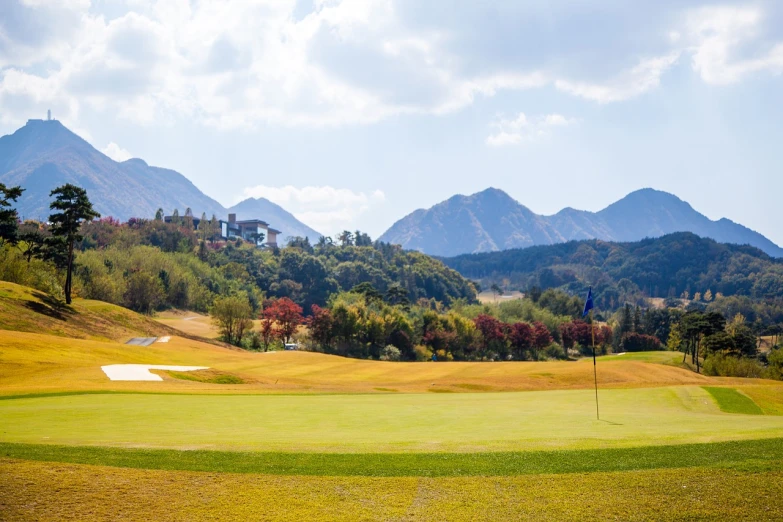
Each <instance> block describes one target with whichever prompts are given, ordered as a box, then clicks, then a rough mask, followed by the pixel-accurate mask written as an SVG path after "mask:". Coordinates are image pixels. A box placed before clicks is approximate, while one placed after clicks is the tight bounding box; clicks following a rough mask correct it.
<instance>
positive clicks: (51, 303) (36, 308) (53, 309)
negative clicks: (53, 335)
mask: <svg viewBox="0 0 783 522" xmlns="http://www.w3.org/2000/svg"><path fill="white" fill-rule="evenodd" d="M33 296H34V297H35V298H36V299H39V300H40V302H38V301H26V302H25V306H26V307H27V308H29V309H30V310H32V311H33V312H35V313H38V314H42V315H45V316H48V317H51V318H53V319H57V320H58V321H65V320H66V319H67V318H68V316H71V315H74V314H75V313H76V311H75V310H74V309H73V308H71V307H70V306H68V305H66V304H65V303H64V302H62V301H60V300H59V299H55V298H54V297H52V296H50V295H47V294H44V293H43V292H34V293H33Z"/></svg>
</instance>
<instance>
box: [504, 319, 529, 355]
mask: <svg viewBox="0 0 783 522" xmlns="http://www.w3.org/2000/svg"><path fill="white" fill-rule="evenodd" d="M508 341H509V344H510V345H511V349H512V350H514V351H516V352H521V351H524V350H529V349H530V348H531V347H532V346H533V341H534V334H533V327H532V326H530V325H529V324H527V323H514V324H512V325H510V327H509V329H508Z"/></svg>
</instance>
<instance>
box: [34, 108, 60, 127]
mask: <svg viewBox="0 0 783 522" xmlns="http://www.w3.org/2000/svg"><path fill="white" fill-rule="evenodd" d="M47 121H50V122H51V121H57V120H55V119H53V118H52V109H47V110H46V119H45V120H43V119H41V120H38V119H34V118H31V119H29V120H27V124H28V125H30V124H34V123H45V122H47Z"/></svg>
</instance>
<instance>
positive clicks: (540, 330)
mask: <svg viewBox="0 0 783 522" xmlns="http://www.w3.org/2000/svg"><path fill="white" fill-rule="evenodd" d="M550 344H552V334H550V333H549V329H548V328H547V327H546V325H545V324H544V323H542V322H540V321H536V322H535V323H533V346H535V347H536V348H538V349H539V350H540V349H543V348H546V347H547V346H549V345H550Z"/></svg>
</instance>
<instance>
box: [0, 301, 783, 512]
mask: <svg viewBox="0 0 783 522" xmlns="http://www.w3.org/2000/svg"><path fill="white" fill-rule="evenodd" d="M13 290H14V291H16V292H17V293H19V292H18V289H13ZM24 295H25V296H26V297H29V298H30V299H35V296H33V295H32V294H30V295H28V294H24ZM18 300H19V299H18V296H17V301H18ZM38 302H40V301H38ZM0 304H2V303H0ZM36 306H38V305H36ZM77 306H78V307H81V308H80V310H82V309H83V310H82V311H80V314H81V316H82V317H85V318H88V317H92V316H90V315H89V313H91V312H95V314H96V315H95V318H94V319H91V320H92V321H93V322H91V323H87V322H85V325H86V326H80V328H81V330H80V331H84V332H85V334H84V335H83V336H82V338H81V339H76V338H69V337H65V336H64V334H65V335H71V333H70V331H68V330H64V331H59V330H58V329H57V324H58V323H57V319H52V321H49V319H46V320H44V321H43V322H40V324H41V325H42V327H41V328H40V329H39V331H38V332H36V333H33V332H32V331H34V330H35V327H34V326H35V325H34V324H33V322H32V321H31V320H29V317H30V316H29V313H28V312H26V311H25V310H26V309H25V308H24V305H23V304H22V305H20V307H17V308H18V310H17V311H18V317H19V318H20V319H18V320H17V321H25V325H27V326H25V328H20V329H29V330H31V332H21V331H8V330H0V511H2V514H3V516H2V518H3V519H4V520H5V519H8V520H26V519H29V518H38V519H51V520H62V519H75V520H86V519H95V518H99V519H101V518H117V517H119V518H123V519H131V520H150V519H156V518H161V517H162V516H163V515H162V514H163V513H165V517H164V518H166V519H170V520H199V519H205V518H209V516H211V517H213V518H215V517H217V518H225V519H252V518H258V516H259V514H263V518H265V519H273V520H297V521H298V520H318V519H323V520H331V519H335V518H339V519H346V520H377V519H390V520H418V519H448V520H471V521H472V520H499V519H520V518H522V519H540V520H550V519H582V520H589V519H604V518H619V519H639V520H647V519H649V520H655V519H660V518H666V519H676V518H682V519H715V520H722V519H725V518H726V517H727V516H728V517H729V518H746V519H749V520H774V519H780V518H781V517H783V511H781V508H780V505H779V501H778V500H776V499H779V497H780V495H781V494H783V490H782V488H783V486H781V484H783V476H782V475H781V472H782V471H783V445H782V444H781V441H783V439H780V437H781V435H782V434H783V385H781V383H780V382H776V381H766V380H762V379H739V378H722V377H709V376H705V375H700V374H696V373H694V372H693V371H692V370H691V369H689V368H684V367H681V361H682V355H681V354H679V353H675V352H643V353H627V354H615V355H610V356H604V357H599V359H598V383H599V388H600V390H599V398H600V413H601V419H600V420H597V419H596V418H595V402H594V400H595V395H594V391H593V381H592V379H593V367H592V361H591V360H586V359H583V360H577V361H547V362H502V363H501V362H497V363H490V362H438V363H434V362H409V363H392V362H382V361H369V360H358V359H346V358H342V357H337V356H333V355H325V354H321V353H312V352H269V353H259V352H248V351H244V350H238V349H234V348H228V347H226V346H222V345H220V344H219V343H214V342H213V341H211V340H209V339H203V338H202V339H191V338H186V337H185V336H184V335H185V334H183V335H176V332H174V333H173V335H171V338H170V340H169V341H168V342H166V343H153V344H151V345H149V346H130V345H125V344H122V342H123V341H124V339H125V337H124V336H129V335H147V334H145V332H144V331H143V330H141V329H140V330H136V331H138V332H139V333H138V334H136V333H135V332H136V331H134V330H133V328H132V327H131V326H125V324H126V322H127V321H126V318H125V317H124V316H123V315H122V314H121V313H117V312H116V311H115V310H114V309H110V308H107V309H106V310H104V309H102V308H101V303H98V302H86V301H82V302H79V303H77ZM99 313H100V314H108V313H110V314H111V315H110V318H111V321H109V322H107V323H106V324H110V329H109V330H107V334H105V335H101V327H100V325H101V324H102V323H101V322H100V320H99V319H100V317H102V316H100V315H98V314H99ZM194 316H195V314H190V313H187V314H170V317H169V316H167V317H162V318H160V319H161V322H163V323H165V324H166V326H164V325H160V324H159V323H156V322H153V321H149V320H145V321H142V322H141V323H139V324H142V325H143V326H144V328H149V325H150V324H152V325H153V327H154V328H158V327H160V328H163V329H164V330H163V331H161V334H162V333H165V334H166V335H169V334H168V333H167V331H166V330H165V329H166V328H168V327H170V326H175V327H181V328H183V329H185V330H186V334H187V335H198V336H201V337H210V336H213V335H214V332H213V331H212V326H211V324H210V323H209V321H208V318H206V317H204V316H198V317H196V318H194V319H188V320H186V318H188V317H194ZM28 323H29V324H28ZM154 328H153V329H152V330H150V332H151V333H150V334H149V335H155V333H152V332H153V331H154ZM147 336H148V335H147ZM113 365H152V366H168V367H170V366H175V367H207V368H209V369H208V370H201V371H194V372H171V371H161V370H152V372H153V374H154V377H155V378H156V379H158V378H159V379H161V380H159V381H113V380H111V379H110V378H109V377H108V376H107V374H106V373H105V372H104V370H103V369H102V367H104V366H106V367H108V368H109V369H111V368H117V367H116V366H113ZM596 491H601V492H602V494H601V495H595V494H594V492H596ZM704 498H712V499H714V500H713V501H710V502H704V501H703V500H704ZM748 498H753V499H754V501H753V504H752V507H748V505H747V502H746V500H747V499H748ZM520 499H524V502H521V501H520ZM30 506H33V507H30ZM640 509H644V510H645V515H644V516H641V515H640V512H639V510H640ZM207 514H209V516H207ZM735 515H736V516H735ZM319 517H320V518H319Z"/></svg>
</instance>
